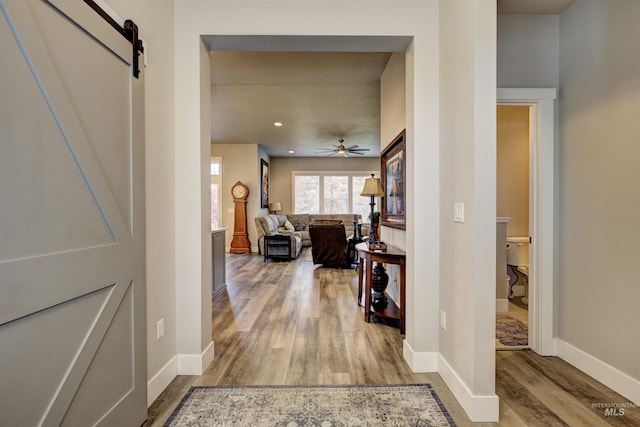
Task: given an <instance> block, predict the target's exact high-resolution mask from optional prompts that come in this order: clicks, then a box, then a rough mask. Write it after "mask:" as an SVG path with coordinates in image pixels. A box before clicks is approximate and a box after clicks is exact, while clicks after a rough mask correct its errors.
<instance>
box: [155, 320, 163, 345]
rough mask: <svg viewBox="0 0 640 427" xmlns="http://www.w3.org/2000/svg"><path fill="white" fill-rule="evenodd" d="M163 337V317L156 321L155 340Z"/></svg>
mask: <svg viewBox="0 0 640 427" xmlns="http://www.w3.org/2000/svg"><path fill="white" fill-rule="evenodd" d="M163 336H164V317H163V318H162V319H160V320H158V323H157V324H156V339H158V340H159V339H160V338H162V337H163Z"/></svg>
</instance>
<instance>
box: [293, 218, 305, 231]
mask: <svg viewBox="0 0 640 427" xmlns="http://www.w3.org/2000/svg"><path fill="white" fill-rule="evenodd" d="M293 229H294V230H296V231H304V230H306V229H307V224H305V223H304V222H302V221H300V220H298V221H296V222H294V223H293Z"/></svg>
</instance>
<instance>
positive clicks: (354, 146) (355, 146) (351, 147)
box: [345, 144, 359, 150]
mask: <svg viewBox="0 0 640 427" xmlns="http://www.w3.org/2000/svg"><path fill="white" fill-rule="evenodd" d="M358 147H359V145H358V144H355V145H351V146H349V147H345V149H347V150H353V149H354V148H358Z"/></svg>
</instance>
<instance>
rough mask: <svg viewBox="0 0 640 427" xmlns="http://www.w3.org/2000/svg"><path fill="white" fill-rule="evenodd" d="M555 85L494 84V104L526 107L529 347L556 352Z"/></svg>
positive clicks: (553, 354)
mask: <svg viewBox="0 0 640 427" xmlns="http://www.w3.org/2000/svg"><path fill="white" fill-rule="evenodd" d="M556 98H557V89H555V88H541V89H535V88H508V89H507V88H498V91H497V105H510V106H526V107H529V154H530V155H529V176H530V179H529V235H530V236H531V247H530V250H529V347H530V348H531V350H533V351H534V352H536V353H537V354H540V355H542V356H556V355H557V352H558V351H557V338H556V337H555V335H556V334H555V329H554V328H555V324H556V319H557V310H556V304H555V295H556V288H555V281H554V277H555V276H554V269H555V267H554V263H555V245H554V241H555V237H554V236H555V232H554V230H555V224H554V217H555V216H554V212H555V201H556V192H555V188H554V185H555V184H554V183H555V163H554V161H555V160H554V159H555V156H554V154H555V132H556V131H555V100H556Z"/></svg>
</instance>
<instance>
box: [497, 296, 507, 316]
mask: <svg viewBox="0 0 640 427" xmlns="http://www.w3.org/2000/svg"><path fill="white" fill-rule="evenodd" d="M507 311H509V300H508V299H507V298H501V299H499V298H496V313H504V312H507Z"/></svg>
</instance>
